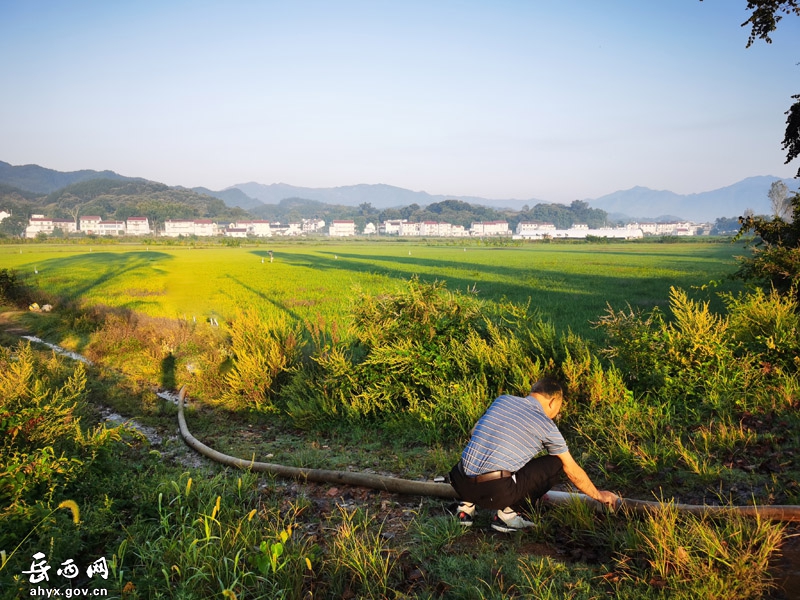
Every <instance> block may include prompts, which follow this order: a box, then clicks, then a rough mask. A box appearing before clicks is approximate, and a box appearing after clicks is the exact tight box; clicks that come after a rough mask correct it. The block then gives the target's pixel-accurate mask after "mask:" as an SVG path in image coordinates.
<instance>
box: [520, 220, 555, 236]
mask: <svg viewBox="0 0 800 600" xmlns="http://www.w3.org/2000/svg"><path fill="white" fill-rule="evenodd" d="M555 228H556V226H555V225H553V224H552V223H540V222H537V221H531V222H525V221H520V222H519V223H517V229H516V234H517V235H519V236H522V237H532V238H537V237H538V238H543V237H547V236H549V235H551V233H552V232H553V231H555Z"/></svg>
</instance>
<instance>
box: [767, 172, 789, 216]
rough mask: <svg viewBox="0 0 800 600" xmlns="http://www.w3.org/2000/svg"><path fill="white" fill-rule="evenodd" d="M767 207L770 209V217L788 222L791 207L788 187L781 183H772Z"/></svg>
mask: <svg viewBox="0 0 800 600" xmlns="http://www.w3.org/2000/svg"><path fill="white" fill-rule="evenodd" d="M767 196H769V205H770V208H771V209H772V216H774V217H776V218H780V219H783V220H784V221H786V220H788V218H789V217H790V216H791V210H792V206H791V204H790V203H789V200H788V198H789V187H788V186H787V185H786V184H785V183H783V182H782V181H773V182H772V185H771V186H769V192H768V193H767Z"/></svg>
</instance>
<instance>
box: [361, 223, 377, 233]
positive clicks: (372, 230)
mask: <svg viewBox="0 0 800 600" xmlns="http://www.w3.org/2000/svg"><path fill="white" fill-rule="evenodd" d="M377 231H378V228H377V227H375V223H367V224H366V225H364V235H375V233H376V232H377Z"/></svg>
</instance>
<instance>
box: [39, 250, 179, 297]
mask: <svg viewBox="0 0 800 600" xmlns="http://www.w3.org/2000/svg"><path fill="white" fill-rule="evenodd" d="M172 258H173V257H172V256H171V255H169V254H165V253H163V252H153V251H151V250H147V251H138V250H137V251H133V252H124V253H122V252H89V253H86V254H76V255H73V256H68V257H65V258H51V259H49V260H46V261H44V262H43V263H41V264H40V265H38V271H39V274H40V275H37V277H41V278H42V279H43V280H44V281H43V283H49V284H50V285H52V289H45V290H44V291H46V292H47V293H49V294H54V295H58V296H59V297H60V298H61V300H62V301H63V300H66V301H75V300H79V299H80V298H81V297H82V296H83V295H85V294H87V293H88V292H90V291H91V290H93V289H95V288H98V287H100V286H102V285H104V284H106V283H109V282H111V281H113V280H115V279H118V278H120V277H123V276H126V275H129V274H130V273H131V272H133V271H137V270H142V274H143V275H144V274H146V273H147V270H150V269H152V268H153V267H154V266H155V265H157V264H158V263H163V262H165V261H167V260H172ZM29 281H30V280H29ZM39 281H40V280H38V279H37V280H33V281H30V282H31V283H37V285H39ZM132 303H133V304H136V305H138V304H140V301H139V300H135V301H133V302H132ZM122 306H127V305H122ZM130 308H135V307H134V306H130Z"/></svg>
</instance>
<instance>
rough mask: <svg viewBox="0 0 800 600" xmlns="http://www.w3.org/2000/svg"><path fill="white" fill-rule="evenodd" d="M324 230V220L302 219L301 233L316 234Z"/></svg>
mask: <svg viewBox="0 0 800 600" xmlns="http://www.w3.org/2000/svg"><path fill="white" fill-rule="evenodd" d="M324 228H325V220H324V219H303V222H302V224H301V229H302V230H303V233H316V232H317V231H322V229H324Z"/></svg>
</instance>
